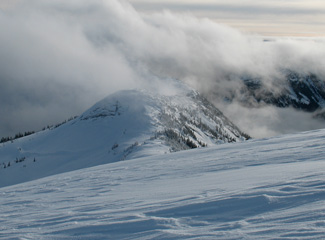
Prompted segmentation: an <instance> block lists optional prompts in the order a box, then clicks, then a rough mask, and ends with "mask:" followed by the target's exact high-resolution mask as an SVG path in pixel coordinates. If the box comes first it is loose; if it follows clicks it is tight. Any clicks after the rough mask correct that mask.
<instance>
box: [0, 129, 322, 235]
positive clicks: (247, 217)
mask: <svg viewBox="0 0 325 240" xmlns="http://www.w3.org/2000/svg"><path fill="white" fill-rule="evenodd" d="M324 146H325V130H318V131H312V132H305V133H300V134H294V135H286V136H281V137H276V138H272V139H264V140H251V141H246V142H241V143H234V144H223V145H218V146H216V147H211V148H201V149H194V150H188V151H182V152H177V153H171V154H166V155H160V156H151V157H146V158H137V159H134V160H129V161H121V162H116V163H111V164H106V165H101V166H96V167H92V168H86V169H82V170H77V171H73V172H68V173H64V174H60V175H55V176H51V177H47V178H43V179H38V180H35V181H31V182H26V183H23V184H19V185H14V186H10V187H4V188H0V199H1V205H0V239H325V154H324V153H325V152H324Z"/></svg>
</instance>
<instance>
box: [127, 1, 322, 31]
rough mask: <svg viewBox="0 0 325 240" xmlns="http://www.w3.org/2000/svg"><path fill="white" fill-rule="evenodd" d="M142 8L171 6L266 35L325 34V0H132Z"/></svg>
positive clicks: (149, 10)
mask: <svg viewBox="0 0 325 240" xmlns="http://www.w3.org/2000/svg"><path fill="white" fill-rule="evenodd" d="M129 2H131V3H132V5H133V6H134V7H135V8H136V9H137V10H139V11H142V12H155V11H162V10H163V9H168V10H171V11H173V12H182V13H190V14H193V15H195V16H197V17H207V18H209V19H211V20H214V21H216V22H218V23H222V24H226V25H229V26H231V27H234V28H237V29H239V30H241V31H244V32H249V33H257V34H260V35H264V36H298V37H324V36H325V1H323V0H321V1H320V0H286V1H283V0H227V1H223V0H214V1H211V0H201V1H198V0H180V1H177V2H176V1H172V0H129Z"/></svg>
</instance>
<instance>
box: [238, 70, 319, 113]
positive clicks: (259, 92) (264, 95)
mask: <svg viewBox="0 0 325 240" xmlns="http://www.w3.org/2000/svg"><path fill="white" fill-rule="evenodd" d="M283 78H284V79H285V80H283V81H280V82H279V84H278V85H277V86H276V87H274V89H272V88H271V89H270V87H265V86H264V85H263V83H262V81H261V79H253V78H243V82H244V87H243V88H242V90H241V96H240V97H239V100H240V102H242V103H243V104H244V105H248V106H254V105H258V104H260V103H265V104H272V105H275V106H277V107H281V108H285V107H289V106H291V107H294V108H295V109H299V110H303V111H307V112H314V111H316V110H322V109H324V108H325V82H324V80H322V79H321V78H320V77H318V76H317V75H315V74H304V75H302V74H298V73H296V72H293V71H284V73H283Z"/></svg>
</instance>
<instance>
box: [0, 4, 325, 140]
mask: <svg viewBox="0 0 325 240" xmlns="http://www.w3.org/2000/svg"><path fill="white" fill-rule="evenodd" d="M131 2H132V4H133V5H130V4H129V3H128V2H126V1H118V0H92V1H89V0H69V1H66V0H0V8H1V9H0V31H1V34H0V137H2V136H8V135H14V134H15V133H17V132H19V131H20V132H24V131H31V130H39V129H41V128H42V127H43V126H46V125H48V124H55V123H58V122H61V121H63V120H65V119H67V118H69V117H71V116H74V115H79V114H81V113H82V112H83V111H85V110H86V109H87V108H89V107H90V106H91V105H93V104H94V103H95V102H97V101H99V100H101V99H102V98H103V97H105V96H107V95H108V94H110V93H113V92H115V91H117V90H121V89H130V88H136V87H137V88H142V87H144V86H148V85H149V84H154V82H155V81H156V80H157V79H160V80H161V81H163V80H164V79H166V78H176V79H180V80H182V81H184V82H186V83H188V84H191V85H192V86H193V87H195V88H196V89H198V90H200V91H202V92H203V93H204V94H206V95H209V94H211V92H213V93H214V94H219V95H220V96H221V97H223V95H222V94H225V93H227V92H228V91H229V89H235V90H236V91H237V90H238V89H239V88H240V86H241V85H240V84H241V83H242V81H241V80H240V78H241V77H242V76H247V75H248V76H251V77H259V78H262V79H264V81H265V85H267V86H274V85H275V84H274V79H278V78H279V76H280V75H281V73H280V72H279V70H280V69H291V70H293V71H297V72H299V73H302V74H304V73H308V72H313V73H315V74H318V76H321V77H323V79H324V78H325V69H324V66H325V59H324V56H325V40H324V38H322V37H320V36H322V35H323V34H324V32H322V31H324V29H325V24H324V21H323V20H324V17H323V16H324V14H323V13H324V7H323V5H322V4H321V2H320V1H318V2H317V1H302V0H301V1H297V0H296V1H295V0H288V1H276V0H273V1H266V0H259V1H248V0H247V1H245V0H241V1H225V2H226V3H222V2H221V1H199V2H198V1H177V4H175V3H174V1H147V2H146V1H138V0H131ZM282 2H285V4H283V3H282ZM244 3H245V4H244ZM256 3H258V4H256ZM307 3H308V4H307ZM134 6H135V8H134ZM164 9H170V10H168V11H165V10H164ZM210 18H211V19H210ZM220 22H221V23H222V24H220ZM224 23H227V24H224ZM271 23H272V24H271ZM288 23H290V24H291V25H292V26H295V27H296V28H294V29H295V30H294V31H292V32H290V31H291V30H290V24H288ZM229 25H231V26H234V27H235V28H234V27H231V26H229ZM247 26H250V27H249V28H248V27H247ZM236 27H238V28H240V30H238V28H236ZM243 29H244V30H245V32H246V33H245V32H243V31H241V30H243ZM289 30H290V31H289ZM247 32H250V33H249V34H248V33H247ZM251 33H254V34H251ZM256 33H260V34H261V36H257V35H256ZM264 33H266V35H272V36H276V35H288V37H286V38H278V37H276V38H274V41H272V42H267V43H266V42H263V41H262V40H263V39H264V36H263V34H264ZM284 33H288V34H284ZM289 33H290V34H292V35H290V34H289ZM307 33H308V34H307ZM297 35H299V36H313V37H309V38H304V39H296V38H293V36H297ZM315 36H317V38H315ZM220 107H221V108H223V109H222V110H223V111H225V112H226V113H227V115H228V116H230V117H231V119H233V121H235V122H237V123H238V124H240V127H241V128H242V129H243V130H245V131H247V132H248V133H249V134H252V135H253V136H254V137H263V136H271V135H277V134H281V133H287V132H288V131H289V130H290V131H289V132H294V131H301V130H308V129H313V128H318V127H321V126H323V125H322V124H323V123H321V124H319V123H318V122H316V121H315V120H313V119H311V117H310V116H309V115H308V116H307V115H304V114H301V113H296V112H295V111H294V110H290V111H285V112H284V111H282V110H278V109H275V108H268V109H266V110H265V109H255V110H254V111H252V110H248V109H245V108H241V107H240V106H237V105H233V106H231V107H229V106H228V107H225V106H223V105H221V106H220ZM243 116H245V119H244V118H243ZM298 117H299V119H300V120H301V121H296V124H295V126H294V127H295V129H292V126H291V125H292V124H291V123H292V121H294V120H296V119H297V118H298ZM284 119H285V121H284ZM253 126H254V127H253ZM288 126H290V127H288ZM253 131H254V132H253Z"/></svg>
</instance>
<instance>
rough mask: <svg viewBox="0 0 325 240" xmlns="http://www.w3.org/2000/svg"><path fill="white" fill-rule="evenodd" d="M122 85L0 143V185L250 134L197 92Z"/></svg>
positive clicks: (197, 146) (178, 84) (234, 138)
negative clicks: (44, 126)
mask: <svg viewBox="0 0 325 240" xmlns="http://www.w3.org/2000/svg"><path fill="white" fill-rule="evenodd" d="M174 86H175V91H173V92H171V93H168V94H157V93H156V92H154V93H153V92H149V91H144V90H128V91H126V90H125V91H120V92H117V93H115V94H112V95H110V96H108V97H107V98H105V99H103V100H102V101H100V102H98V103H96V104H95V105H94V106H93V107H91V108H90V109H88V110H87V111H86V112H84V113H83V114H82V115H81V116H80V117H79V118H76V119H73V120H71V121H69V122H67V123H65V124H63V125H60V126H59V127H57V128H54V129H49V130H46V131H42V132H39V133H37V134H33V135H30V136H28V137H24V138H21V139H17V140H15V141H13V142H7V143H4V144H1V145H0V187H2V186H8V185H11V184H16V183H20V182H24V181H28V180H33V179H37V178H41V177H46V176H49V175H52V174H57V173H62V172H67V171H71V170H76V169H81V168H85V167H91V166H96V165H100V164H105V163H111V162H116V161H121V160H127V159H134V158H139V157H145V156H152V155H159V154H165V153H170V152H175V151H180V150H186V149H190V148H199V147H206V146H213V145H216V144H220V143H226V142H235V141H241V140H245V139H247V138H248V136H247V135H245V134H243V133H242V132H241V131H240V130H239V129H238V128H237V127H236V126H234V125H233V124H232V123H231V122H230V121H229V120H228V119H227V118H226V117H224V116H223V114H222V113H221V112H220V111H219V110H218V109H216V108H215V107H214V106H213V105H212V104H210V103H209V102H208V101H207V100H205V99H204V98H203V97H201V96H200V95H199V94H198V93H197V92H195V91H194V90H192V89H190V88H188V87H187V86H185V85H183V84H181V83H178V82H177V83H176V84H175V85H174Z"/></svg>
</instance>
